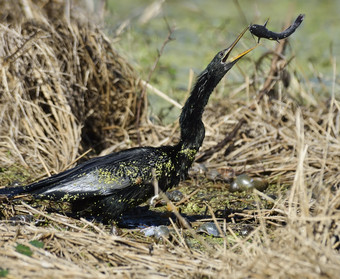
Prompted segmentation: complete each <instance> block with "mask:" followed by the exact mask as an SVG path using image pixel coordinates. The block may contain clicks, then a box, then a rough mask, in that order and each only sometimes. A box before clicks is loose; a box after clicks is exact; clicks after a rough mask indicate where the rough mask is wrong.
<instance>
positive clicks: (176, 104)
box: [141, 80, 182, 109]
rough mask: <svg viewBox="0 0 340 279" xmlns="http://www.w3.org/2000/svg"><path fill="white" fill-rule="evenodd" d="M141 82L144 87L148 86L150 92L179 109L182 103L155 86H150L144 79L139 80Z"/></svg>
mask: <svg viewBox="0 0 340 279" xmlns="http://www.w3.org/2000/svg"><path fill="white" fill-rule="evenodd" d="M141 83H142V85H143V86H144V87H147V88H149V89H150V90H151V91H152V92H154V93H155V94H156V95H157V96H159V97H161V98H163V99H164V100H165V101H167V102H169V103H170V104H172V105H174V106H175V107H177V108H179V109H181V108H182V105H181V104H179V103H178V102H176V101H175V100H173V99H171V98H170V97H169V96H168V95H166V94H165V93H163V92H162V91H160V90H159V89H157V88H156V87H154V86H152V85H151V84H150V83H147V82H146V81H145V80H141Z"/></svg>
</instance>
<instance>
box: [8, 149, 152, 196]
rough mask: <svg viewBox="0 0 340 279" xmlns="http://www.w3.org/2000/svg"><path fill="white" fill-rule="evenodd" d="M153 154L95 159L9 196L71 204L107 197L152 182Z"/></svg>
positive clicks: (140, 152)
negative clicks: (22, 195) (150, 163)
mask: <svg viewBox="0 0 340 279" xmlns="http://www.w3.org/2000/svg"><path fill="white" fill-rule="evenodd" d="M154 152H155V149H154V148H152V147H145V148H134V149H128V150H124V151H121V152H118V153H113V154H109V155H107V156H103V157H98V158H94V159H92V160H89V161H87V162H84V163H82V164H80V165H78V166H76V167H75V168H72V169H70V170H67V171H65V172H62V173H60V174H57V175H54V176H51V177H49V178H46V179H44V180H41V181H38V182H36V183H33V184H30V185H27V186H22V187H15V188H12V193H11V195H12V196H13V195H14V194H20V193H31V194H33V195H35V196H37V197H41V198H50V199H56V200H60V199H65V200H70V201H71V200H72V199H73V200H78V199H82V198H88V197H95V196H107V195H110V194H112V193H113V192H115V191H119V190H120V189H124V188H126V187H129V186H131V185H136V184H147V183H151V178H152V175H151V167H149V168H148V167H147V166H148V160H150V159H151V157H150V156H155V154H154ZM141 162H142V163H141ZM14 191H15V192H14Z"/></svg>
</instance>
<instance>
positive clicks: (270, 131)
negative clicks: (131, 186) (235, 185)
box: [0, 23, 340, 278]
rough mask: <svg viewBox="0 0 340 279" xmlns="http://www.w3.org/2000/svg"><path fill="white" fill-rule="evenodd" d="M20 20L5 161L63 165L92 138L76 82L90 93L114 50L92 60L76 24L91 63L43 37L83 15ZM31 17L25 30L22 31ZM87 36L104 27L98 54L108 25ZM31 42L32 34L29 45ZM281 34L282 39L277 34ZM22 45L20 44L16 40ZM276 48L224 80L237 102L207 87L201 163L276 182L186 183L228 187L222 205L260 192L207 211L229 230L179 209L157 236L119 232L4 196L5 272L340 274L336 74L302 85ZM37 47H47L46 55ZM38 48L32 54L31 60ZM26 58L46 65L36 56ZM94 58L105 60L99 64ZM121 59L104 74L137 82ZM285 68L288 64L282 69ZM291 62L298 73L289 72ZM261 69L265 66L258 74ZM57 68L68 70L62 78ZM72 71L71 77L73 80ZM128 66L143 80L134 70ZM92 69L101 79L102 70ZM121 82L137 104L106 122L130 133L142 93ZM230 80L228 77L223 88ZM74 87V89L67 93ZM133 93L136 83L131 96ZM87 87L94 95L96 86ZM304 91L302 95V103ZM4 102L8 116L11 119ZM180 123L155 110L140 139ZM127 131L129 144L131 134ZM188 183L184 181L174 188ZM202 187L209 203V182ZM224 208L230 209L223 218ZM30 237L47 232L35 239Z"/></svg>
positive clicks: (8, 88)
mask: <svg viewBox="0 0 340 279" xmlns="http://www.w3.org/2000/svg"><path fill="white" fill-rule="evenodd" d="M25 26H26V25H25V24H21V25H19V26H16V27H12V26H6V25H4V24H3V25H1V26H0V27H1V28H2V29H1V30H3V31H1V32H3V34H4V36H5V35H6V34H7V35H6V36H5V37H4V38H6V40H4V42H6V45H7V46H8V45H9V43H8V42H7V40H8V41H9V42H11V45H12V46H13V47H14V46H15V47H14V50H13V49H12V50H11V51H10V49H9V48H8V47H4V48H2V49H1V51H2V52H4V51H6V52H5V55H1V57H2V60H1V63H2V64H3V67H2V70H1V71H2V77H1V78H2V82H1V85H0V86H2V88H4V89H2V88H1V90H2V91H1V92H3V93H1V94H2V95H1V104H0V105H1V110H0V111H1V118H0V120H1V123H2V125H1V126H0V132H1V133H0V135H1V146H0V152H1V155H2V156H1V157H0V158H1V160H2V161H1V163H2V164H12V163H13V162H17V163H19V164H21V165H24V166H25V165H27V164H30V167H31V168H33V169H34V168H35V169H39V168H41V167H40V164H41V162H42V163H43V165H45V166H46V169H47V170H53V169H54V168H55V169H56V170H58V169H62V168H64V167H65V166H66V165H67V164H68V163H69V162H72V160H73V159H74V158H75V157H76V156H77V153H78V148H79V147H80V145H81V144H83V142H82V141H81V134H82V130H81V126H82V125H84V127H85V124H84V123H85V120H88V119H91V118H90V116H91V114H90V115H87V114H86V113H85V115H86V117H85V118H84V119H85V120H83V121H84V122H83V123H80V120H79V119H78V118H80V119H82V116H80V115H78V114H77V113H76V112H74V111H73V110H74V107H75V106H77V107H82V106H84V107H85V106H86V104H85V103H86V102H85V101H86V100H87V99H86V98H81V101H79V96H78V97H74V96H77V92H83V94H85V95H86V94H90V93H89V92H92V93H93V91H95V90H98V89H94V88H92V89H91V90H93V91H90V89H86V88H87V87H86V86H85V85H87V84H90V83H89V80H90V79H89V77H90V76H91V77H92V78H93V79H94V80H96V82H97V83H98V84H99V85H100V82H99V81H100V80H101V79H99V78H98V79H96V78H97V75H98V77H99V76H101V75H103V73H105V71H106V70H107V67H108V66H107V64H106V63H107V60H105V59H108V57H107V56H105V59H99V58H102V56H100V55H97V56H96V57H97V58H98V59H99V60H95V61H97V62H98V61H106V63H104V64H100V63H101V62H98V63H99V64H98V63H93V61H94V60H93V59H92V58H91V57H94V56H93V55H90V54H89V53H90V52H91V51H89V50H88V49H87V48H86V47H85V46H86V45H88V44H89V43H88V41H90V39H89V38H88V39H87V44H85V43H83V44H78V43H75V42H84V40H83V39H80V38H78V37H77V40H73V46H74V48H72V50H71V52H73V51H75V50H76V53H74V52H73V55H72V57H73V56H74V57H77V59H79V61H87V63H88V64H81V63H75V62H74V63H73V62H72V63H66V62H65V60H63V57H64V56H65V57H67V58H68V59H73V58H71V54H70V53H69V52H62V53H63V55H61V56H60V57H58V59H56V57H55V56H54V54H53V52H52V50H53V49H54V48H52V47H51V46H49V47H46V45H47V43H48V42H50V40H51V38H52V37H51V36H56V37H61V36H62V35H61V34H64V33H67V34H69V33H68V32H69V31H70V30H72V32H71V33H72V34H73V33H74V34H80V33H81V31H80V30H81V29H82V27H80V26H78V27H72V28H73V29H70V27H67V28H66V27H65V29H63V28H62V29H61V30H63V32H61V34H59V33H58V32H57V31H56V30H57V29H58V28H57V27H56V26H52V27H49V28H51V30H50V29H48V30H50V31H49V32H47V34H48V35H47V34H46V31H44V30H43V29H42V28H38V27H37V24H36V23H34V24H32V23H29V24H28V25H27V26H29V27H25ZM72 26H73V25H72ZM25 28H28V29H25ZM45 28H47V27H45ZM22 30H28V31H26V33H25V34H24V35H23V34H22ZM75 30H76V31H75ZM52 31H53V32H55V33H53V32H52ZM89 32H90V31H89ZM91 32H92V31H91ZM51 34H54V35H51ZM91 34H92V33H91ZM23 36H25V37H24V39H23ZM83 36H85V35H83ZM92 36H94V37H93V38H97V39H98V38H101V40H102V41H101V43H100V44H98V45H96V47H95V46H92V45H90V49H91V50H92V49H94V50H95V51H94V52H93V53H97V54H98V53H99V49H102V48H103V45H104V46H105V45H106V42H107V41H106V40H104V39H103V38H104V37H103V36H102V35H100V36H99V35H94V34H93V35H92ZM95 36H99V37H95ZM72 38H73V37H72ZM11 40H12V41H11ZM40 40H41V41H40ZM26 41H27V43H25V44H24V42H26ZM36 42H39V44H38V43H36ZM58 42H60V44H62V43H64V44H67V43H65V42H62V40H59V41H58ZM30 44H31V47H27V46H28V45H30ZM41 44H42V45H43V46H45V48H42V47H41ZM93 44H95V43H94V42H93ZM2 45H3V44H2ZM80 45H82V47H79V46H80ZM283 46H284V44H283V43H281V44H280V45H279V47H283ZM17 49H20V50H19V51H18V52H17V53H16V50H17ZM274 52H276V53H277V57H280V59H275V57H274V58H271V65H267V66H268V68H269V69H268V72H267V75H264V74H263V73H262V72H260V71H259V70H258V68H257V72H255V74H254V75H253V76H249V77H247V79H246V80H247V82H245V83H243V84H239V85H235V84H234V87H232V86H231V85H229V84H228V89H229V90H230V89H231V93H230V96H229V98H228V102H223V101H221V100H219V102H218V103H217V104H214V102H213V101H214V100H211V102H210V104H209V106H208V107H207V109H206V112H205V115H204V122H205V126H206V138H205V141H204V145H203V147H202V149H201V151H200V152H201V153H200V154H199V156H197V159H198V161H199V160H200V159H202V158H204V160H202V161H201V162H200V164H201V165H202V164H204V165H205V168H206V169H207V172H208V173H209V171H210V170H217V171H218V172H219V174H220V175H226V176H228V175H230V173H233V174H234V175H237V174H239V173H243V172H246V173H248V174H250V175H251V176H256V177H261V178H263V179H266V180H268V181H269V184H270V186H269V188H268V189H267V191H266V192H264V193H262V192H258V191H256V190H254V191H253V193H250V194H249V193H248V194H245V195H243V196H241V194H240V195H239V196H237V194H230V193H229V192H228V191H227V185H226V183H225V182H223V183H220V182H216V181H212V180H211V179H209V178H208V177H207V176H206V175H203V177H202V176H199V177H196V178H195V179H193V180H190V181H188V182H186V183H185V184H189V187H190V189H191V191H192V193H197V191H196V190H197V189H209V190H211V192H212V196H214V197H221V198H222V200H223V199H224V202H222V203H221V204H220V205H219V206H220V208H217V207H216V208H213V210H217V209H221V208H222V209H223V208H224V207H226V206H228V207H233V206H234V205H235V204H236V203H234V201H233V200H232V199H230V196H232V197H233V199H234V200H236V201H237V202H239V201H240V200H242V201H246V202H247V204H248V205H250V206H252V208H253V209H251V210H250V209H249V208H248V209H244V208H241V209H240V210H239V211H237V212H233V213H232V214H229V215H228V216H226V218H222V219H216V218H214V217H215V216H214V214H213V213H212V214H211V216H212V219H214V221H215V222H219V224H220V225H221V227H222V228H223V232H224V233H225V236H223V237H221V238H220V241H219V242H217V243H216V241H215V242H214V241H212V239H211V238H204V237H202V236H200V235H197V233H195V231H193V230H182V229H180V228H178V227H177V225H176V224H175V223H172V225H171V227H172V228H173V229H174V230H173V231H172V232H171V238H170V239H169V240H168V239H163V240H161V241H160V242H159V241H155V240H153V239H152V238H147V237H145V236H144V235H143V234H141V233H140V232H139V231H138V230H124V231H123V234H122V235H120V236H116V235H113V234H112V229H111V227H109V226H104V225H103V224H100V223H95V222H89V221H87V220H84V219H80V220H76V219H73V218H70V217H67V216H65V215H63V214H60V213H55V212H54V213H46V208H45V207H44V206H41V205H40V207H39V206H38V205H37V204H34V206H31V205H29V204H28V203H27V202H23V201H22V200H19V201H16V202H13V201H6V200H3V201H1V212H2V214H3V215H4V216H6V217H7V220H2V221H0V222H1V225H0V263H1V264H0V274H4V275H8V276H12V277H28V278H32V277H34V278H47V277H48V278H51V277H52V278H65V277H70V278H74V277H76V278H112V277H113V276H114V277H115V278H145V277H148V278H165V277H176V278H338V275H339V274H340V266H339V262H340V255H339V250H340V241H339V239H340V226H339V224H340V210H339V208H340V184H339V181H340V122H339V117H340V102H339V100H337V99H336V98H335V92H334V91H335V88H336V86H335V79H334V80H333V85H332V88H330V89H329V91H330V93H331V94H330V95H331V98H330V99H329V100H327V101H326V100H322V99H321V98H320V97H319V98H318V97H312V92H310V91H309V90H307V89H306V88H312V87H311V86H309V85H308V86H306V88H304V87H303V84H302V83H299V78H298V77H297V76H296V73H295V74H291V73H292V72H293V71H291V70H290V69H289V67H288V62H287V61H289V59H284V57H285V54H284V50H283V49H281V50H279V49H277V50H275V51H274ZM79 53H86V57H87V58H86V59H88V60H85V58H84V57H82V58H81V59H80V58H79V55H80V54H79ZM33 54H39V59H36V57H37V56H32V55H33ZM17 55H18V58H17V59H15V57H16V56H17ZM102 55H104V53H103V54H102ZM105 55H106V54H105ZM112 56H113V54H112ZM32 57H35V59H33V61H34V62H32V61H31V59H32ZM42 57H45V58H44V59H43V58H42ZM46 57H48V58H49V59H47V58H46ZM5 58H6V59H5ZM82 59H84V60H82ZM116 59H118V58H116ZM261 59H262V58H261ZM262 60H264V59H262ZM11 61H12V62H11ZM60 61H64V62H63V64H62V65H64V66H65V67H67V68H68V69H70V72H71V73H77V74H76V77H77V78H75V76H73V75H71V74H65V71H62V70H61V68H60V67H61V64H60ZM72 61H73V60H72ZM91 61H92V62H91ZM24 62H25V63H24ZM38 62H39V63H38ZM90 62H91V63H92V64H91V63H90ZM28 63H31V64H32V65H33V66H34V65H39V67H38V66H36V67H32V68H33V69H35V70H30V69H31V68H30V67H28V66H27V65H28ZM115 63H117V62H115ZM122 63H123V62H122ZM254 64H258V63H254ZM80 65H87V67H89V69H87V68H86V66H84V68H82V71H81V72H77V71H76V70H75V69H78V68H77V67H80ZM89 65H90V66H89ZM115 65H116V64H115ZM124 65H125V64H124ZM76 66H77V67H76ZM93 66H96V69H97V72H95V71H94V70H93V69H94V68H93ZM97 66H98V68H97ZM99 66H100V67H99ZM74 67H75V68H74ZM101 67H104V68H101ZM121 67H122V68H123V69H125V68H124V67H123V66H121ZM23 69H25V70H23ZM42 69H43V70H42ZM99 69H100V70H99ZM128 69H130V68H129V67H128ZM116 71H118V70H113V73H110V75H113V74H115V75H116V77H117V82H116V83H113V84H110V85H108V83H106V86H116V84H129V82H128V81H126V80H125V79H123V78H122V77H120V79H123V81H122V80H120V79H119V78H118V76H119V74H117V73H116ZM120 71H121V73H122V70H120ZM283 71H286V73H285V74H284V75H283V74H282V73H283ZM86 72H88V73H87V74H85V73H86ZM118 72H119V71H118ZM131 72H132V73H133V71H132V70H131ZM14 73H15V74H14ZM27 73H30V74H29V75H28V74H27ZM287 74H288V75H290V78H289V82H287V79H286V76H287ZM64 76H66V77H64ZM261 76H268V78H266V79H265V80H262V79H260V78H258V77H261ZM33 77H36V78H35V79H33ZM71 77H72V78H74V79H72V78H71ZM111 77H112V76H111ZM284 77H285V78H284ZM25 78H26V79H28V80H29V81H31V80H34V81H35V83H27V84H28V85H29V86H28V85H27V84H26V83H24V80H25ZM62 78H65V80H66V81H64V79H63V82H57V81H59V79H62ZM78 79H79V80H78ZM283 79H284V80H283ZM71 80H72V82H73V83H70V82H71ZM85 80H86V81H87V82H84V81H85ZM91 80H92V79H91ZM113 80H114V79H113ZM131 80H132V81H133V82H132V81H131V84H132V85H134V86H135V84H137V82H136V80H137V79H131ZM111 81H112V79H111ZM91 82H93V83H91V84H96V86H98V84H97V83H96V82H94V81H93V80H92V81H91ZM79 84H81V85H82V86H79ZM71 85H72V86H71ZM31 87H32V88H33V89H32V90H31ZM109 88H111V87H109ZM123 88H125V91H124V90H123V89H121V91H118V92H125V93H121V94H123V95H122V96H125V97H126V98H125V99H126V101H124V100H123V101H124V102H125V103H124V102H123V101H122V102H123V104H127V103H128V104H129V105H131V106H129V109H126V107H124V105H122V106H118V108H120V109H121V112H122V113H121V114H120V116H122V115H123V116H124V117H123V118H118V119H116V120H115V121H117V122H112V123H111V122H110V124H103V126H101V127H102V130H104V131H107V132H108V133H109V132H112V131H113V130H110V127H116V126H115V125H122V126H119V127H118V128H117V130H119V131H121V134H124V135H125V138H126V139H127V138H129V137H130V136H131V137H132V138H135V137H136V133H135V131H134V132H132V133H130V130H129V129H126V128H124V127H128V126H129V125H130V123H133V119H134V118H133V112H134V111H133V109H131V107H132V108H135V103H136V101H135V98H136V96H135V95H134V94H135V93H133V91H131V90H130V91H129V90H128V89H126V88H127V87H123ZM81 90H84V91H81ZM222 90H223V87H222V86H220V87H219V88H218V91H222ZM243 91H246V92H248V93H250V95H252V96H257V98H254V99H248V101H242V100H241V99H240V97H239V96H236V95H238V94H239V93H240V92H243ZM24 92H26V93H24ZM27 92H29V94H28V93H27ZM65 92H68V93H69V92H72V94H71V95H69V94H66V95H65ZM95 92H97V91H95ZM105 92H111V91H105ZM136 92H138V91H136ZM92 93H91V94H92ZM218 93H219V92H216V94H218ZM97 94H98V95H99V91H98V93H97ZM124 94H127V95H124ZM129 94H132V96H134V97H133V98H132V97H127V96H130V95H129ZM216 94H215V95H216ZM86 96H87V98H89V96H90V95H86ZM91 96H92V95H91ZM104 96H105V97H107V96H109V98H116V97H117V96H116V97H114V96H111V95H104ZM292 96H293V97H292ZM10 97H11V99H10ZM98 98H99V97H98ZM103 98H104V97H103ZM117 98H118V97H117ZM72 100H73V101H72ZM77 100H78V101H77ZM97 100H98V99H97ZM101 100H102V99H101ZM114 100H118V99H114ZM128 100H130V103H129V101H128ZM297 100H300V101H301V100H302V101H303V102H302V103H303V104H301V102H299V101H297ZM5 101H6V102H5ZM77 102H79V103H78V104H76V103H77ZM113 103H114V102H113ZM75 104H76V105H75ZM105 104H106V102H105ZM110 104H111V103H110ZM96 105H99V104H96ZM101 109H102V111H101V112H100V113H102V112H103V111H105V110H104V108H103V107H101ZM130 111H131V112H132V113H131V114H130ZM84 112H86V109H85V108H84V110H83V113H84ZM128 112H129V113H128ZM226 112H227V113H226ZM124 113H126V114H124ZM8 116H11V118H10V119H11V120H10V121H7V122H6V121H4V119H6V117H7V119H8ZM26 116H27V117H26ZM98 117H100V116H98ZM109 118H110V117H109ZM127 119H130V120H127ZM110 121H113V120H112V119H110ZM131 121H132V122H131ZM4 125H5V126H4ZM105 125H107V126H105ZM109 125H112V126H109ZM124 125H125V126H124ZM121 127H123V128H121ZM177 130H178V124H177V123H176V124H174V125H169V126H167V127H161V126H156V125H153V124H150V123H147V125H146V124H145V125H143V126H142V128H141V130H140V132H141V133H140V140H141V142H142V144H149V145H150V144H153V145H158V144H159V145H160V144H168V143H171V142H173V141H176V140H177V136H178V134H177V133H176V131H177ZM5 131H6V133H5ZM8 131H9V132H10V133H9V134H8ZM117 134H118V135H117ZM121 134H119V133H118V132H117V131H116V134H115V135H116V136H117V137H118V138H119V136H121ZM50 135H53V136H50ZM230 135H231V136H230ZM222 143H223V144H222ZM124 144H125V145H127V146H128V143H126V142H125V143H124ZM112 145H113V146H114V147H115V148H117V146H118V145H119V144H118V143H114V142H113V144H112ZM127 146H121V147H124V148H125V147H127ZM8 150H10V152H11V154H8ZM5 151H6V152H7V153H6V152H5ZM209 151H213V152H209ZM3 154H4V155H6V156H3ZM71 157H72V158H71ZM38 165H39V167H38ZM228 172H229V173H228ZM181 187H183V185H180V186H179V189H181ZM287 189H289V190H288V191H287ZM224 190H225V191H224ZM273 193H274V194H275V197H273V195H272V194H273ZM204 199H205V202H206V203H208V204H212V199H211V200H209V199H208V196H204ZM190 201H193V203H195V204H196V203H197V198H196V197H195V195H187V196H186V197H185V198H184V200H183V201H182V202H181V207H182V208H183V210H185V208H186V207H189V203H190ZM264 203H266V206H264ZM16 214H24V215H27V214H28V215H30V216H33V219H34V222H17V221H16V222H13V221H9V220H8V219H9V218H10V217H11V216H14V215H16ZM236 217H238V218H236ZM229 219H230V220H233V222H227V220H229ZM240 224H246V225H249V224H250V225H251V226H252V228H253V230H252V231H251V232H250V233H248V234H247V235H243V234H241V232H240V231H239V230H238V229H237V225H240ZM34 241H38V244H39V245H37V242H34ZM40 244H41V245H40Z"/></svg>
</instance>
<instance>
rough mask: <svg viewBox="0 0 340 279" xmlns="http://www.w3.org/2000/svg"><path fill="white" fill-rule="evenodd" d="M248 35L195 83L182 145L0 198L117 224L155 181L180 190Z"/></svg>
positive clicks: (86, 168) (100, 160)
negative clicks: (214, 99)
mask: <svg viewBox="0 0 340 279" xmlns="http://www.w3.org/2000/svg"><path fill="white" fill-rule="evenodd" d="M246 30H247V28H246V29H245V30H244V31H243V32H242V33H241V34H240V35H239V36H238V38H237V39H236V40H235V41H234V43H233V44H232V45H231V46H230V47H229V48H227V49H224V50H222V51H220V52H219V53H217V55H216V56H215V57H214V58H213V60H212V61H211V62H210V63H209V65H208V66H207V68H206V69H205V70H204V71H203V72H202V73H201V74H200V75H199V77H198V78H197V82H196V84H195V86H194V88H193V90H192V91H191V94H190V96H189V98H188V100H187V101H186V103H185V105H184V107H183V109H182V113H181V116H180V128H181V137H180V141H179V143H178V144H176V145H174V146H161V147H140V148H132V149H127V150H123V151H120V152H117V153H112V154H109V155H106V156H103V157H97V158H94V159H91V160H89V161H87V162H84V163H82V164H80V165H78V166H76V167H74V168H72V169H70V170H67V171H64V172H62V173H59V174H56V175H53V176H51V177H49V178H46V179H44V180H41V181H38V182H36V183H33V184H30V185H27V186H20V187H10V188H3V189H0V195H1V194H2V195H7V196H8V197H14V196H16V195H18V194H23V193H28V194H31V195H33V197H35V198H39V199H50V200H58V201H67V202H70V203H71V204H72V206H73V209H74V211H77V212H79V211H82V210H84V209H87V210H90V211H91V213H92V214H93V215H98V216H101V217H102V218H103V219H105V220H114V219H117V218H118V217H119V216H120V215H121V214H122V213H123V212H124V211H126V210H127V209H129V208H132V207H135V206H137V205H139V204H141V203H142V202H145V201H146V200H147V199H148V198H150V197H152V196H153V195H154V185H153V181H154V179H157V181H158V185H159V187H160V189H161V190H162V191H166V190H167V189H169V188H170V187H173V186H176V185H178V183H179V182H180V181H181V180H183V179H185V178H186V177H187V174H188V169H189V168H190V166H191V165H192V163H193V161H194V158H195V155H196V153H197V152H198V150H199V148H200V147H201V145H202V142H203V140H204V136H205V130H204V125H203V122H202V114H203V111H204V107H205V106H206V104H207V102H208V99H209V97H210V95H211V93H212V91H213V89H214V88H215V87H216V85H217V84H218V83H219V82H220V80H221V79H222V78H223V76H224V75H225V74H226V73H227V72H228V71H229V70H230V69H231V68H232V66H233V65H234V64H235V63H236V62H237V61H238V60H239V59H240V58H241V57H243V56H244V55H245V54H247V53H248V52H250V51H251V50H252V49H253V48H252V49H249V50H247V51H245V52H243V53H241V54H240V55H238V56H237V57H236V58H234V59H232V61H231V62H228V63H227V62H226V60H227V58H228V56H229V53H230V52H231V50H232V49H233V48H234V46H235V45H236V44H237V42H238V41H239V40H240V38H241V37H242V36H243V34H244V33H245V32H246ZM154 176H155V177H154Z"/></svg>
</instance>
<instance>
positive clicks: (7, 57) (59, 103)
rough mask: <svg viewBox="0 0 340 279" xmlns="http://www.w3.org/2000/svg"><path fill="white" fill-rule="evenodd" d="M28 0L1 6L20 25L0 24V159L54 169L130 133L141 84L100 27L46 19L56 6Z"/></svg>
mask: <svg viewBox="0 0 340 279" xmlns="http://www.w3.org/2000/svg"><path fill="white" fill-rule="evenodd" d="M24 2H25V3H26V2H27V1H24ZM51 2H56V1H51ZM28 3H30V5H27V6H26V8H25V9H23V10H22V11H21V10H19V11H17V10H16V9H15V7H17V4H15V3H12V4H11V2H3V3H2V5H3V7H2V8H3V10H6V9H7V10H10V8H11V7H12V8H13V10H12V12H13V14H12V13H10V12H9V14H8V15H7V17H8V18H9V19H12V20H13V21H14V19H18V21H19V22H15V21H14V22H12V23H10V24H9V23H8V22H7V21H6V22H3V23H2V24H0V34H1V47H0V57H1V60H0V61H1V83H0V92H1V95H0V100H1V102H0V111H1V115H0V135H1V141H0V142H1V144H0V153H1V154H4V156H1V159H0V160H1V165H2V166H3V167H5V166H9V165H12V164H15V163H17V164H20V165H23V166H25V167H27V168H29V170H30V172H32V173H37V172H39V171H41V167H40V166H41V165H43V166H44V168H45V172H46V173H50V172H58V171H60V170H63V169H65V168H66V167H67V166H69V164H70V163H72V162H74V160H75V159H76V157H77V156H78V155H79V153H82V152H85V151H86V150H87V148H89V147H91V148H94V149H96V150H97V151H98V150H102V149H103V148H106V147H108V146H112V145H113V144H114V143H117V142H119V141H121V140H123V139H124V138H125V139H126V138H127V137H128V135H129V134H128V133H126V130H128V128H131V127H132V126H133V124H134V121H135V112H136V103H137V97H138V94H139V93H140V92H141V86H140V85H139V82H138V78H137V75H136V74H135V72H134V71H133V69H132V68H131V67H130V66H129V64H128V63H127V62H126V61H125V60H124V59H123V58H122V57H120V56H119V55H118V53H117V52H116V51H115V50H114V49H113V48H112V46H111V44H110V42H109V41H108V39H107V38H106V37H105V36H104V35H103V34H102V33H101V32H100V31H99V30H98V29H96V28H94V27H92V26H89V25H88V24H86V23H84V22H82V21H81V20H78V19H72V18H71V19H70V20H69V22H68V21H67V20H66V19H65V20H64V19H63V18H62V17H61V18H59V20H57V19H54V20H53V21H51V22H49V21H48V19H49V18H48V17H47V15H48V14H49V9H52V8H53V9H54V8H55V6H52V7H50V5H47V4H46V5H45V6H43V7H42V8H37V7H36V6H35V5H34V4H33V3H32V2H28ZM26 4H27V3H26ZM36 4H39V2H36ZM41 5H42V4H41ZM7 6H10V7H7ZM54 12H55V13H57V14H58V11H54ZM14 13H17V14H14ZM5 14H6V13H5ZM27 14H28V15H29V16H28V15H27ZM23 18H26V19H27V20H26V21H24V22H21V21H22V19H23ZM6 19H7V18H6ZM7 20H8V19H7Z"/></svg>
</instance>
